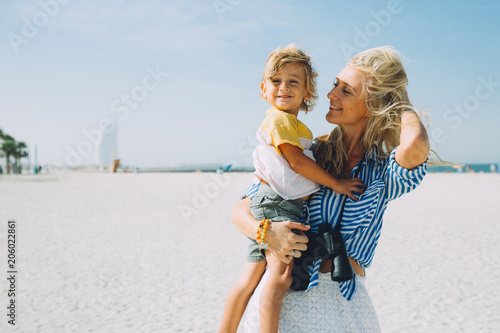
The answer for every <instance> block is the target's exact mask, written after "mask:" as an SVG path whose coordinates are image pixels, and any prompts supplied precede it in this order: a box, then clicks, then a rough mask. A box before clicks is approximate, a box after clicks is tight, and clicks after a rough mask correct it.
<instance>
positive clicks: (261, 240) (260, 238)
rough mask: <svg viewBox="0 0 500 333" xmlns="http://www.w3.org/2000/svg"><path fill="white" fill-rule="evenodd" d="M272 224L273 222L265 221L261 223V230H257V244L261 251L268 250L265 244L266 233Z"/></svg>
mask: <svg viewBox="0 0 500 333" xmlns="http://www.w3.org/2000/svg"><path fill="white" fill-rule="evenodd" d="M270 224H271V221H269V220H268V219H263V220H262V221H260V225H259V229H257V244H259V249H261V250H267V246H268V244H267V243H266V242H265V240H266V232H267V228H268V227H269V225H270Z"/></svg>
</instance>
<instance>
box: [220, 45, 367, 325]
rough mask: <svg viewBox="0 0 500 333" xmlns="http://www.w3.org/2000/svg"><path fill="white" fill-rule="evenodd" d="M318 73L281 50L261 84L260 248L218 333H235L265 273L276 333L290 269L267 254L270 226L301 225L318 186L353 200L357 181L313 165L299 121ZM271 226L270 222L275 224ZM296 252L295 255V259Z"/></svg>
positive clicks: (252, 251) (266, 308) (265, 297)
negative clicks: (282, 223) (264, 108)
mask: <svg viewBox="0 0 500 333" xmlns="http://www.w3.org/2000/svg"><path fill="white" fill-rule="evenodd" d="M316 77H317V73H316V72H315V71H314V69H313V68H312V66H311V60H310V57H309V56H307V55H306V54H305V53H304V52H303V51H301V50H300V49H298V48H297V47H296V46H295V45H288V46H286V47H284V48H281V49H279V48H278V49H277V50H275V51H274V52H273V53H271V55H270V56H269V58H268V59H267V62H266V66H265V69H264V73H263V78H262V82H261V91H262V98H263V99H265V100H267V101H268V102H269V103H270V104H271V108H270V109H268V110H267V116H266V118H265V119H264V121H263V122H262V124H261V126H260V128H259V130H258V132H257V140H258V142H259V145H258V146H257V148H256V149H255V151H254V154H253V157H254V166H255V169H256V170H255V181H256V183H260V186H259V190H258V192H257V194H256V195H255V196H254V197H253V198H252V202H251V205H250V211H251V213H252V215H253V216H254V218H255V219H257V220H262V222H261V226H260V227H259V231H258V237H257V239H258V243H259V244H257V242H255V241H253V243H252V244H251V245H250V247H249V256H248V258H247V263H246V264H245V267H244V270H243V273H242V275H241V276H240V278H239V279H238V281H237V282H236V283H235V285H234V286H233V287H232V288H231V291H230V292H229V295H228V298H227V301H226V306H225V309H224V314H223V318H222V323H221V327H220V330H219V332H236V330H237V328H238V325H239V322H240V320H241V317H242V315H243V313H244V311H245V308H246V306H247V303H248V300H249V299H250V296H251V295H252V293H253V291H254V290H255V288H256V287H257V285H258V284H259V281H260V279H261V277H262V275H263V273H264V271H265V269H266V262H267V265H268V267H269V278H268V280H267V282H266V284H265V286H264V289H263V291H262V295H261V298H260V301H259V308H260V311H259V313H260V330H261V332H277V331H278V321H279V313H280V308H281V303H282V300H283V296H284V295H285V292H286V291H287V290H288V289H289V288H290V284H291V276H289V275H290V273H289V270H287V267H288V265H287V264H285V263H283V262H281V261H280V260H279V259H278V258H277V257H275V256H274V255H271V254H270V253H269V251H265V255H266V256H265V257H264V256H262V254H261V250H265V249H266V246H267V244H265V233H266V230H267V228H269V226H270V224H271V223H277V222H280V221H293V222H300V221H301V215H302V208H303V206H304V205H305V199H307V197H308V196H309V195H310V194H312V193H314V192H316V191H317V190H318V189H319V185H318V184H317V183H319V184H322V185H324V186H327V187H330V188H332V189H333V190H334V191H335V192H337V193H341V194H348V195H350V196H351V195H352V194H351V192H352V191H353V190H355V189H357V186H359V185H360V180H359V179H336V178H334V177H333V176H331V175H330V174H329V173H327V172H326V171H325V170H323V169H322V168H321V167H320V166H319V165H318V164H316V163H315V162H314V158H313V155H312V152H311V150H310V148H311V145H312V139H313V136H312V133H311V131H310V130H309V129H308V128H307V127H306V126H305V125H304V124H303V123H302V122H301V121H299V120H298V119H297V115H298V113H299V111H300V110H303V111H305V112H306V113H307V112H308V111H310V109H311V107H312V106H313V104H314V100H315V99H317V96H316ZM271 221H272V222H271ZM294 254H295V253H294V252H293V253H291V255H292V256H294Z"/></svg>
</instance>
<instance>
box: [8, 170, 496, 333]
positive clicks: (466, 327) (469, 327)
mask: <svg viewBox="0 0 500 333" xmlns="http://www.w3.org/2000/svg"><path fill="white" fill-rule="evenodd" d="M32 178H33V177H28V178H26V177H24V178H22V179H21V180H19V179H18V178H9V177H6V176H3V177H1V178H0V198H1V202H0V216H1V221H0V270H2V271H3V272H4V276H6V275H7V273H6V271H7V264H6V262H7V258H6V257H7V253H6V252H7V245H6V231H7V219H9V218H15V219H16V220H17V221H18V222H17V223H18V227H19V229H18V230H17V236H18V244H17V249H18V261H19V264H18V267H17V268H18V271H19V273H18V285H17V289H18V290H17V291H18V297H17V300H16V302H17V308H16V310H17V318H16V326H15V327H12V326H11V325H8V324H7V319H8V318H7V316H6V313H7V310H6V305H7V302H8V297H7V289H8V286H7V281H6V279H1V282H0V304H2V306H1V308H3V309H4V310H3V313H2V314H1V316H0V318H3V319H1V320H0V332H29V333H31V332H50V333H54V332H125V333H126V332H134V333H135V332H215V331H216V330H217V328H218V324H219V322H220V318H221V315H222V310H223V306H224V302H225V298H226V295H227V292H228V291H229V288H230V287H231V285H232V283H233V282H234V281H235V280H236V279H237V277H238V276H239V274H240V271H241V268H242V266H243V263H244V258H245V252H246V245H247V241H246V238H245V237H243V236H241V235H240V234H239V232H238V231H237V230H236V228H235V227H234V226H233V225H232V224H231V223H230V220H229V215H230V211H231V208H232V206H233V205H234V204H235V203H236V202H237V201H238V196H239V195H240V194H241V192H242V191H243V190H244V188H245V187H246V186H247V185H248V184H250V182H251V175H250V174H223V175H215V174H66V175H65V176H64V177H63V179H62V180H60V181H59V180H54V179H52V180H51V178H50V177H45V178H43V180H42V181H32V180H31V179H32ZM498 188H500V176H499V175H498V174H475V175H472V174H430V175H428V176H427V177H426V179H425V181H424V183H423V184H422V185H421V186H420V187H419V188H418V189H417V190H416V191H414V192H413V193H411V194H408V195H406V196H404V197H402V198H400V199H398V200H396V201H394V202H393V203H391V204H390V205H389V208H388V210H387V213H386V215H385V225H384V229H383V231H382V237H381V241H380V245H379V247H378V249H377V252H376V255H375V259H374V263H373V266H372V267H371V268H370V269H369V270H368V271H367V276H368V277H367V285H368V290H369V292H370V294H371V296H372V299H373V302H374V304H375V307H376V309H377V312H378V315H379V318H380V322H381V325H382V331H383V332H496V331H498V330H499V328H500V312H499V309H500V288H499V287H498V285H497V283H498V282H499V278H498V276H499V273H500V262H499V255H498V253H499V252H500V236H499V235H500V200H499V199H500V195H499V193H498ZM203 192H205V194H203Z"/></svg>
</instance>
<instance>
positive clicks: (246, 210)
mask: <svg viewBox="0 0 500 333" xmlns="http://www.w3.org/2000/svg"><path fill="white" fill-rule="evenodd" d="M231 220H232V221H233V223H234V224H235V225H236V227H237V228H238V230H239V231H240V232H241V233H242V234H243V235H245V236H247V237H250V238H251V239H256V236H257V230H258V228H259V224H260V221H257V220H256V219H255V218H254V217H253V216H252V214H251V213H250V199H249V198H245V199H243V200H240V202H238V203H237V204H236V205H235V206H234V208H233V210H232V212H231ZM292 229H298V230H309V226H307V225H304V224H302V223H297V222H290V221H285V222H275V223H271V225H270V227H269V228H268V229H267V233H266V239H265V241H266V243H267V244H268V250H269V251H271V253H273V254H274V255H276V256H277V257H278V258H279V259H280V260H281V261H282V262H284V263H286V264H289V263H290V261H291V260H292V257H291V253H292V250H295V257H297V258H298V257H299V256H300V252H301V251H305V250H306V249H307V245H306V244H307V242H308V239H307V236H305V235H304V234H303V233H301V234H300V235H297V234H295V233H294V232H293V231H292Z"/></svg>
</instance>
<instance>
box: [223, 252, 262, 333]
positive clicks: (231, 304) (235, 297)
mask: <svg viewBox="0 0 500 333" xmlns="http://www.w3.org/2000/svg"><path fill="white" fill-rule="evenodd" d="M265 270H266V262H265V261H259V262H246V263H245V267H244V268H243V272H242V273H241V275H240V277H239V278H238V280H237V281H236V283H235V284H234V285H233V287H232V288H231V290H230V291H229V294H228V296H227V300H226V306H225V307H224V313H223V315H222V322H221V325H220V328H219V333H236V330H237V329H238V325H239V324H240V320H241V317H242V316H243V313H244V312H245V309H246V307H247V304H248V301H249V300H250V296H252V294H253V292H254V290H255V288H256V287H257V285H258V284H259V282H260V279H261V278H262V275H263V274H264V272H265Z"/></svg>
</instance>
